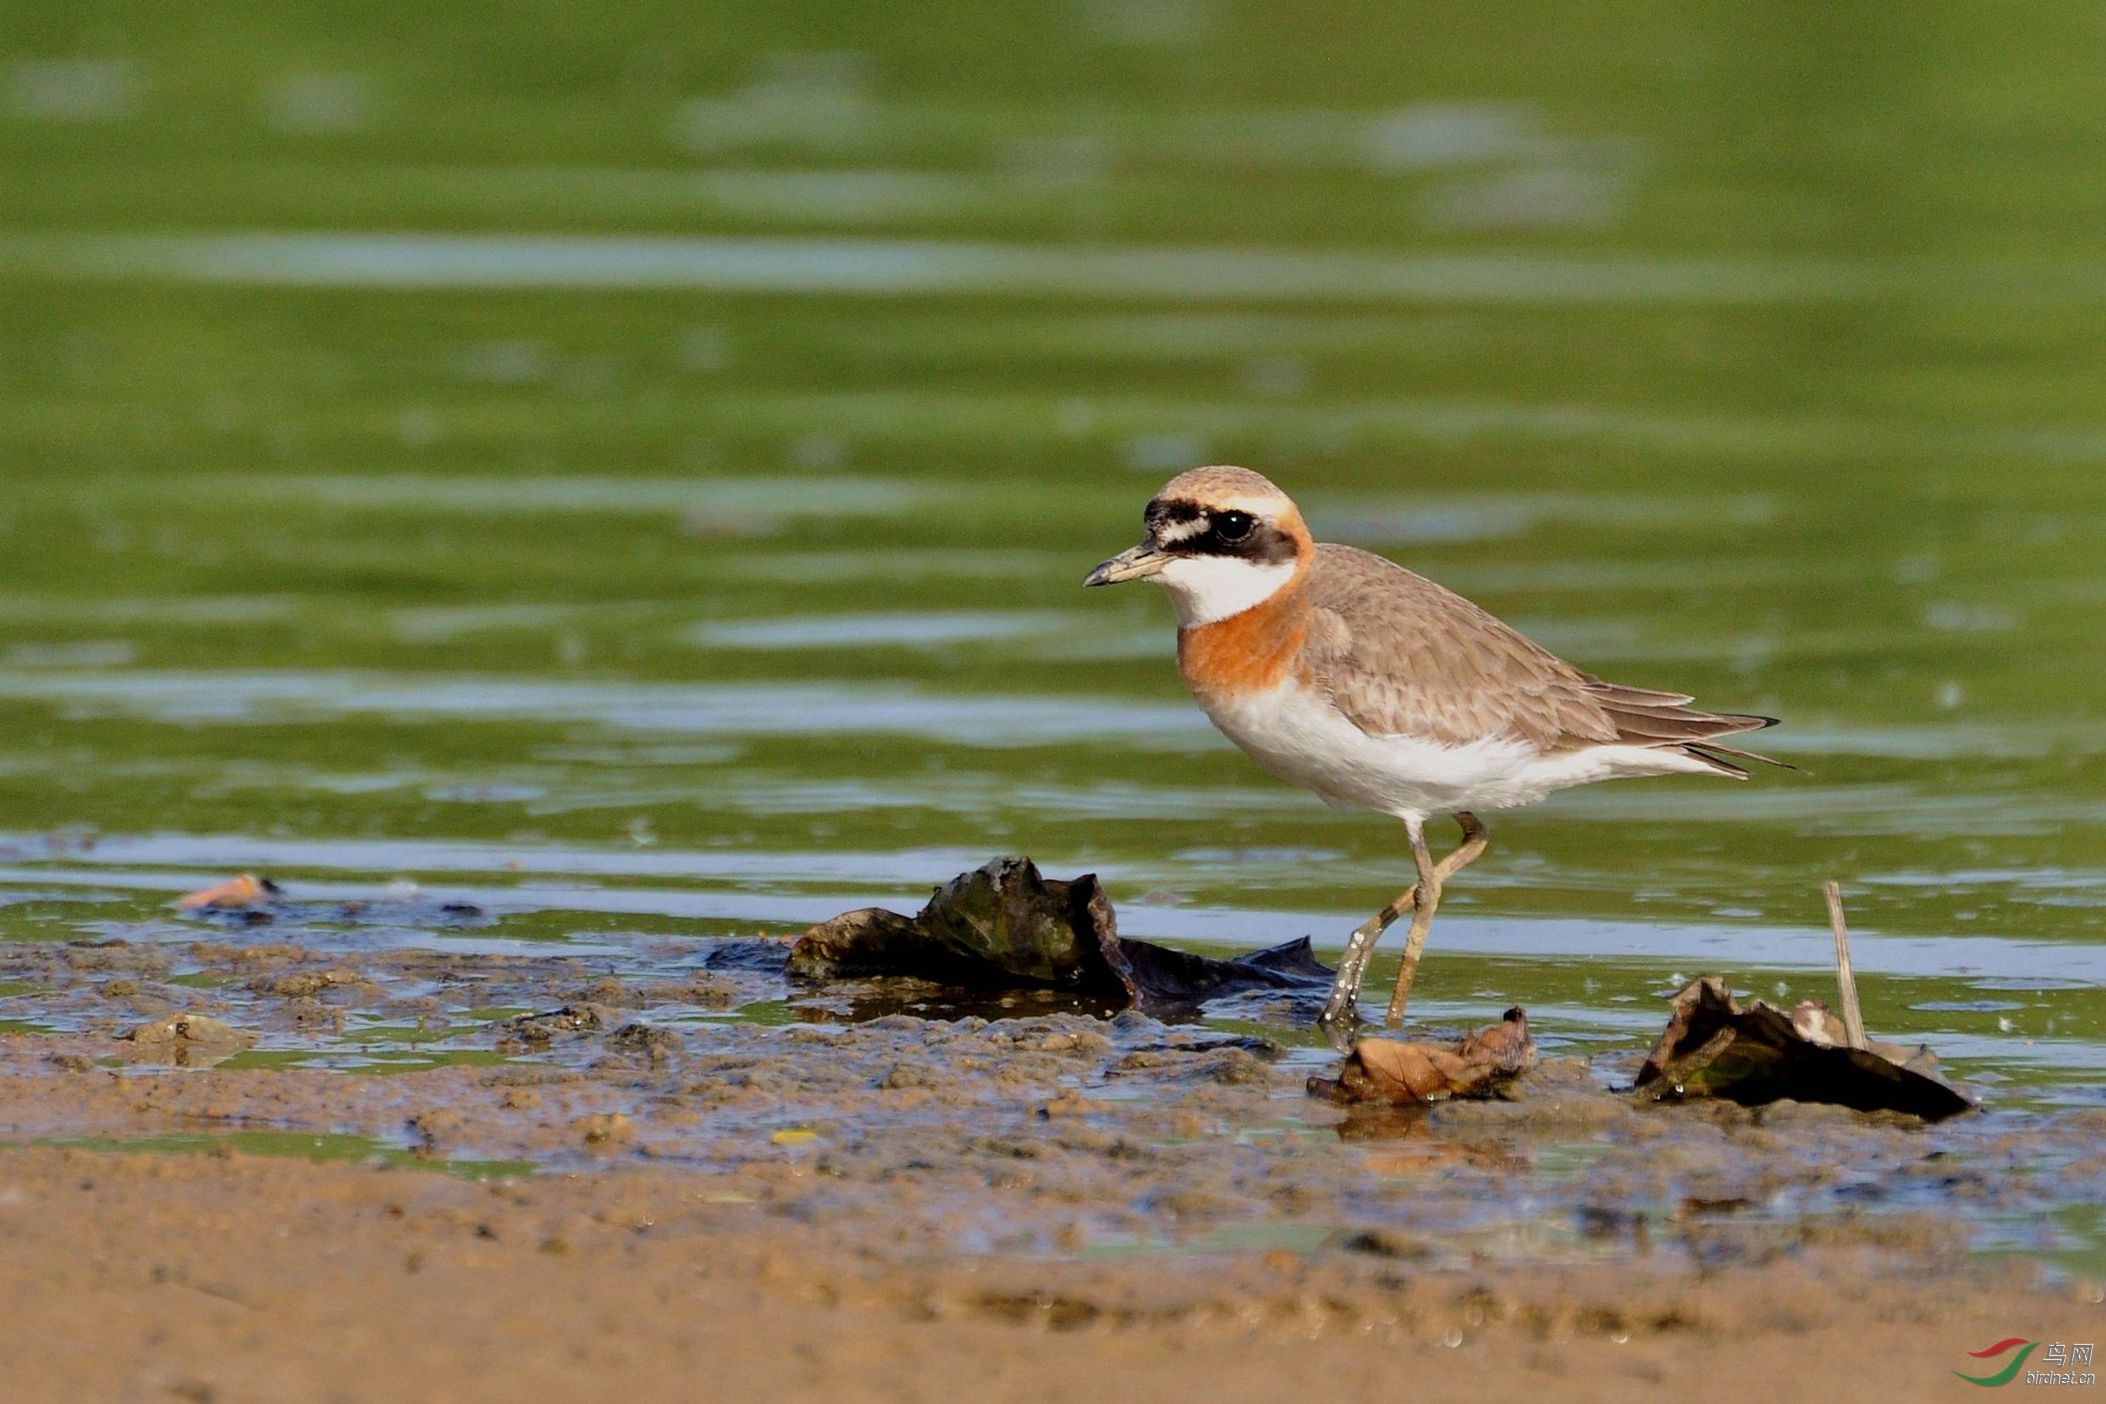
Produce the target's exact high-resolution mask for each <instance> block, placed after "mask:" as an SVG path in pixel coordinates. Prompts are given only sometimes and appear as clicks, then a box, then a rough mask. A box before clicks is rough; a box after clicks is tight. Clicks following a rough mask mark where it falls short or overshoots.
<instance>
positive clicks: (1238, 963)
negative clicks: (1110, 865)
mask: <svg viewBox="0 0 2106 1404" xmlns="http://www.w3.org/2000/svg"><path fill="white" fill-rule="evenodd" d="M788 970H789V974H790V976H791V978H793V979H799V980H808V981H819V980H835V979H844V978H854V977H863V976H883V975H905V976H912V977H915V978H918V979H923V980H931V981H935V982H937V983H939V984H945V985H956V986H962V987H964V988H967V989H978V990H985V989H1003V988H1017V987H1026V988H1037V989H1053V990H1064V991H1067V992H1070V993H1072V994H1075V995H1078V996H1084V997H1088V998H1093V999H1097V1000H1102V1001H1104V1002H1106V1003H1107V1004H1110V1005H1113V1006H1116V1007H1118V1008H1141V1009H1167V1008H1173V1007H1180V1006H1188V1005H1191V1004H1195V1003H1197V1002H1198V1001H1200V1000H1204V999H1211V998H1213V997H1215V996H1216V995H1222V994H1228V993H1233V992H1235V991H1239V990H1248V989H1259V988H1266V989H1299V988H1311V989H1315V988H1323V987H1326V986H1328V985H1329V983H1330V980H1331V971H1330V970H1329V969H1327V968H1326V967H1324V966H1323V965H1321V964H1319V963H1318V962H1317V960H1316V957H1315V956H1314V954H1312V953H1311V951H1310V949H1309V943H1308V941H1307V940H1306V939H1304V940H1300V941H1294V942H1290V943H1288V944H1287V945H1284V946H1278V947H1275V948H1273V949H1271V950H1267V951H1260V952H1258V953H1256V954H1255V955H1249V956H1244V957H1242V958H1240V959H1237V960H1213V959H1210V958H1208V957H1205V956H1197V955H1191V954H1188V953H1186V952H1183V951H1173V950H1170V949H1169V948H1167V947H1164V946H1156V945H1151V944H1150V943H1148V942H1146V941H1129V940H1126V939H1124V938H1122V937H1121V936H1120V935H1119V933H1118V925H1117V922H1116V920H1115V918H1114V916H1113V913H1112V905H1111V900H1110V899H1109V898H1107V897H1106V896H1105V895H1104V889H1103V887H1101V886H1100V885H1099V884H1098V882H1097V878H1096V875H1095V874H1086V875H1084V876H1082V877H1079V878H1076V879H1074V880H1073V881H1071V882H1063V881H1061V880H1060V879H1058V878H1048V877H1045V876H1044V875H1042V874H1041V873H1040V872H1039V870H1038V867H1037V865H1036V864H1034V863H1032V861H1031V860H1030V859H1028V858H997V859H995V860H993V861H992V862H990V863H987V864H986V865H984V866H982V867H979V868H976V869H974V870H973V871H972V872H969V873H960V874H959V875H958V876H957V877H955V878H953V879H951V880H950V882H948V883H946V884H945V885H944V886H942V887H940V888H938V889H937V890H936V893H935V895H934V896H933V897H931V898H930V899H929V903H928V905H927V906H925V907H923V908H922V909H921V910H920V911H919V912H917V913H916V914H915V915H914V916H912V917H904V916H901V915H900V914H899V913H897V912H890V911H886V910H884V909H883V908H880V907H865V908H863V909H862V910H860V911H853V912H843V913H842V914H841V915H840V916H837V917H835V918H834V919H833V920H831V921H826V922H821V923H820V924H819V925H817V926H815V927H813V928H811V930H809V931H807V932H805V933H804V935H803V936H801V937H800V938H798V941H797V944H796V945H795V946H793V947H792V948H791V950H790V960H789V967H788Z"/></svg>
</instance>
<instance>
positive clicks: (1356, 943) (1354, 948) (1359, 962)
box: [1317, 814, 1487, 1048]
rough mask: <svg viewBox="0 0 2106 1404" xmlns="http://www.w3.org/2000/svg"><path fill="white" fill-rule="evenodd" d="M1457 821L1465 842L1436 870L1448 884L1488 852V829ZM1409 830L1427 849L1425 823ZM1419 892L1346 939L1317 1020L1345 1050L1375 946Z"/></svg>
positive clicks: (1414, 889) (1465, 817) (1471, 818)
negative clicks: (1486, 846) (1450, 879)
mask: <svg viewBox="0 0 2106 1404" xmlns="http://www.w3.org/2000/svg"><path fill="white" fill-rule="evenodd" d="M1455 822H1456V823H1457V824H1459V825H1461V826H1462V831H1463V839H1462V842H1461V843H1460V844H1458V845H1456V848H1455V851H1454V852H1453V853H1450V854H1449V855H1448V856H1447V857H1445V858H1443V859H1442V860H1441V861H1440V864H1439V866H1438V867H1436V868H1435V869H1434V872H1435V875H1436V880H1437V881H1441V882H1445V881H1446V880H1447V879H1448V878H1449V877H1451V876H1452V875H1454V874H1455V873H1457V872H1460V871H1461V870H1462V869H1464V868H1466V867H1468V866H1469V865H1470V864H1471V863H1473V862H1475V861H1476V860H1477V858H1478V857H1479V856H1480V855H1481V854H1483V852H1484V850H1485V844H1486V842H1487V838H1486V835H1485V827H1484V825H1483V824H1481V823H1479V822H1478V820H1477V817H1476V816H1475V815H1472V814H1457V815H1456V816H1455ZM1405 827H1406V832H1407V833H1410V834H1411V835H1412V836H1413V848H1414V849H1415V850H1417V849H1423V848H1424V847H1425V832H1424V824H1423V822H1421V823H1418V824H1410V823H1407V824H1406V826H1405ZM1414 862H1416V857H1415V856H1414ZM1418 891H1419V889H1418V884H1416V883H1414V884H1413V885H1412V886H1410V887H1408V888H1406V889H1405V890H1404V892H1403V894H1402V895H1400V896H1399V897H1398V898H1397V900H1396V901H1394V902H1392V903H1390V904H1389V905H1388V906H1386V907H1384V908H1383V909H1382V910H1381V911H1379V912H1377V913H1375V914H1374V915H1373V916H1371V917H1369V918H1368V919H1367V920H1366V921H1364V922H1362V923H1361V924H1360V927H1359V928H1358V929H1357V930H1355V931H1354V932H1353V934H1352V935H1351V936H1350V937H1348V938H1347V939H1346V948H1345V954H1344V955H1343V956H1341V957H1340V958H1339V961H1338V978H1337V980H1336V981H1335V982H1334V983H1333V984H1332V986H1331V998H1330V999H1329V1000H1328V1001H1327V1002H1326V1003H1325V1005H1324V1012H1323V1014H1322V1015H1321V1016H1320V1017H1319V1018H1318V1020H1317V1023H1318V1024H1319V1025H1321V1026H1322V1027H1324V1028H1326V1029H1328V1030H1329V1031H1330V1034H1331V1040H1332V1042H1333V1043H1336V1044H1338V1045H1339V1046H1340V1047H1341V1048H1343V1047H1344V1046H1345V1044H1346V1043H1347V1042H1348V1041H1350V1039H1351V1037H1352V1031H1353V1029H1355V1028H1356V1027H1358V1025H1359V1023H1360V1009H1359V995H1360V982H1361V980H1362V978H1363V977H1364V976H1365V974H1366V972H1367V962H1368V959H1369V957H1370V956H1372V955H1373V954H1374V951H1375V943H1376V942H1377V941H1380V940H1381V939H1382V933H1383V932H1385V931H1387V930H1389V928H1390V926H1391V925H1392V924H1393V923H1394V922H1395V921H1396V920H1397V918H1398V917H1400V916H1402V915H1404V913H1406V912H1408V911H1413V910H1414V909H1415V908H1416V906H1417V902H1418ZM1429 920H1430V918H1429ZM1424 942H1425V938H1424V937H1423V936H1422V937H1421V938H1420V944H1421V945H1422V946H1423V945H1424Z"/></svg>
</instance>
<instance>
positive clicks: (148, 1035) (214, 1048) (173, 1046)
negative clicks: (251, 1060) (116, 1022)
mask: <svg viewBox="0 0 2106 1404" xmlns="http://www.w3.org/2000/svg"><path fill="white" fill-rule="evenodd" d="M122 1037H123V1039H124V1041H125V1042H127V1043H129V1044H130V1045H131V1046H132V1052H133V1055H134V1056H135V1057H137V1058H139V1059H140V1060H142V1061H145V1062H156V1063H172V1064H174V1065H176V1066H177V1067H209V1066H211V1065H212V1064H214V1063H218V1062H222V1061H224V1060H226V1059H228V1058H231V1057H233V1056H234V1055H235V1054H236V1053H240V1052H244V1051H246V1050H247V1049H250V1048H253V1047H255V1046H256V1036H255V1035H254V1034H251V1033H244V1032H242V1031H241V1030H240V1029H237V1028H235V1027H234V1026H233V1025H231V1024H228V1023H226V1022H225V1021H224V1020H220V1019H215V1018H213V1017H212V1016H211V1015H210V1014H171V1015H169V1016H168V1017H167V1018H165V1019H154V1020H150V1021H149V1022H147V1023H144V1024H141V1025H139V1026H138V1027H137V1028H135V1029H133V1030H131V1031H130V1032H129V1033H126V1034H124V1035H122Z"/></svg>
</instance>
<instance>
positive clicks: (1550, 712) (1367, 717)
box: [1304, 545, 1772, 759]
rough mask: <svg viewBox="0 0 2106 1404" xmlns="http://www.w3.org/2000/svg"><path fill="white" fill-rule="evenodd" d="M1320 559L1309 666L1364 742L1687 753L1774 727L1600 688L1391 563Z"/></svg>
mask: <svg viewBox="0 0 2106 1404" xmlns="http://www.w3.org/2000/svg"><path fill="white" fill-rule="evenodd" d="M1316 552H1317V554H1316V560H1315V562H1314V564H1313V565H1312V566H1311V568H1310V572H1309V576H1308V583H1307V586H1306V589H1307V591H1308V600H1309V606H1310V614H1311V625H1310V629H1309V634H1308V639H1307V643H1306V645H1305V649H1304V658H1305V660H1306V662H1307V664H1308V669H1309V673H1310V676H1311V680H1312V681H1313V682H1314V683H1315V684H1316V685H1318V686H1319V687H1321V688H1322V689H1323V690H1324V691H1325V692H1326V694H1327V695H1328V696H1329V697H1330V698H1331V701H1332V703H1333V705H1335V706H1336V707H1337V708H1338V709H1339V710H1340V711H1341V712H1343V713H1344V714H1345V715H1346V716H1347V717H1348V718H1349V719H1350V720H1351V721H1352V723H1353V724H1354V725H1355V726H1357V727H1359V728H1360V729H1361V730H1362V731H1364V732H1367V733H1368V734H1369V735H1371V736H1397V735H1411V736H1416V737H1423V738H1426V739H1430V740H1435V741H1439V742H1441V743H1443V744H1446V745H1451V746H1462V745H1467V744H1469V743H1470V742H1472V741H1476V740H1480V739H1482V738H1484V737H1487V736H1501V735H1503V736H1508V737H1511V738H1513V739H1515V740H1519V741H1523V742H1526V743H1527V744H1528V745H1530V746H1532V747H1534V748H1535V749H1536V750H1537V751H1539V752H1542V753H1545V754H1551V753H1556V752H1560V751H1573V750H1583V749H1585V748H1587V747H1590V746H1602V745H1632V746H1651V747H1661V748H1674V749H1687V748H1689V747H1690V746H1692V745H1693V744H1701V743H1703V742H1705V741H1708V740H1710V739H1712V738H1714V737H1719V736H1730V735H1733V734H1734V733H1736V732H1741V731H1752V730H1755V729H1756V728H1758V727H1763V726H1768V725H1770V724H1771V722H1772V719H1771V718H1768V717H1754V716H1741V715H1737V714H1731V713H1713V712H1705V711H1700V710H1698V709H1696V708H1694V707H1691V706H1690V705H1688V704H1689V703H1690V702H1691V701H1692V700H1693V699H1692V698H1690V697H1689V696H1688V695H1687V694H1685V693H1679V692H1658V691H1654V690H1653V689H1650V688H1640V687H1625V686H1622V685H1620V684H1616V683H1607V682H1603V681H1602V680H1601V679H1600V678H1597V677H1595V676H1594V675H1593V674H1591V673H1584V672H1581V671H1580V670H1579V669H1578V668H1575V667H1573V666H1572V665H1571V664H1569V663H1567V662H1565V661H1564V660H1563V659H1561V658H1559V657H1558V656H1557V655H1556V654H1553V653H1551V652H1550V651H1549V650H1548V649H1545V648H1542V647H1540V646H1538V645H1537V644H1535V643H1533V642H1532V641H1530V640H1529V639H1527V638H1526V637H1524V636H1523V635H1522V634H1521V633H1520V632H1519V631H1517V630H1515V629H1513V628H1512V627H1510V626H1509V625H1507V624H1505V623H1503V622H1501V621H1500V620H1499V619H1497V618H1495V617H1494V616H1492V615H1491V614H1489V613H1487V612H1486V611H1484V610H1483V609H1480V608H1478V606H1476V605H1474V604H1472V603H1471V602H1470V601H1468V600H1466V599H1464V598H1463V597H1462V596H1461V595H1458V594H1456V593H1455V592H1454V591H1453V590H1450V589H1447V588H1446V587H1445V586H1441V585H1437V584H1435V583H1434V582H1433V581H1431V580H1428V579H1426V578H1425V577H1423V576H1420V575H1415V574H1413V573H1412V572H1410V571H1408V570H1406V569H1404V568H1403V567H1402V566H1400V565H1397V564H1395V563H1394V562H1392V561H1388V560H1385V559H1383V558H1382V557H1380V556H1377V555H1374V554H1372V553H1370V552H1367V551H1361V550H1358V549H1356V548H1354V547H1351V546H1330V545H1325V546H1319V547H1317V548H1316ZM1736 754H1737V753H1736ZM1705 759H1710V758H1708V757H1706V758H1705Z"/></svg>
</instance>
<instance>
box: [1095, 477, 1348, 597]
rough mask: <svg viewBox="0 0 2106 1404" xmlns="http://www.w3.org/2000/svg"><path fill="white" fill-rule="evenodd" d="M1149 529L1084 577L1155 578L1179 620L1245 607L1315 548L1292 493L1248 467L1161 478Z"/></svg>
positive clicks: (1100, 580)
mask: <svg viewBox="0 0 2106 1404" xmlns="http://www.w3.org/2000/svg"><path fill="white" fill-rule="evenodd" d="M1142 520H1143V521H1144V522H1145V523H1146V525H1147V528H1148V534H1147V535H1146V536H1144V537H1142V538H1141V544H1140V545H1138V546H1136V547H1134V548H1133V549H1132V550H1130V551H1122V552H1120V553H1119V554H1118V555H1116V556H1113V557H1112V558H1111V559H1110V560H1108V561H1106V562H1104V564H1102V565H1100V566H1098V567H1097V568H1096V569H1095V570H1093V571H1091V572H1090V573H1089V576H1088V578H1087V579H1085V580H1084V581H1083V582H1082V583H1083V584H1085V585H1116V584H1118V583H1119V582H1120V581H1122V580H1145V579H1153V580H1155V581H1156V582H1157V583H1158V584H1160V585H1161V586H1162V587H1163V588H1164V589H1165V590H1167V591H1168V592H1169V594H1170V602H1171V604H1172V605H1173V606H1175V607H1176V609H1177V620H1178V623H1179V625H1180V626H1182V627H1184V628H1187V629H1191V628H1196V627H1198V626H1199V625H1201V624H1211V623H1213V622H1214V621H1215V620H1217V619H1226V618H1228V617H1229V616H1230V615H1233V614H1241V613H1242V612H1243V611H1244V610H1246V609H1249V608H1250V607H1251V606H1253V605H1256V604H1260V603H1262V602H1263V601H1265V600H1266V599H1268V598H1270V597H1271V596H1272V595H1273V594H1274V593H1275V592H1276V591H1278V590H1279V589H1280V588H1281V587H1282V586H1284V585H1285V584H1287V582H1288V581H1290V580H1292V579H1293V578H1294V575H1295V573H1296V571H1298V570H1299V569H1300V568H1301V566H1302V564H1303V563H1304V562H1305V561H1306V560H1307V559H1308V558H1309V556H1310V553H1311V552H1313V551H1314V550H1315V545H1314V543H1313V542H1311V540H1310V539H1309V528H1308V527H1306V526H1304V525H1303V524H1302V514H1301V512H1300V511H1298V510H1297V509H1296V508H1295V505H1294V503H1293V501H1292V500H1291V499H1290V498H1289V497H1288V496H1287V494H1286V493H1284V492H1281V491H1280V490H1279V489H1278V488H1276V487H1274V486H1273V485H1272V483H1271V482H1270V481H1269V480H1267V479H1266V478H1265V477H1264V475H1262V474H1259V473H1253V472H1251V471H1250V470H1249V469H1248V468H1194V469H1193V470H1192V471H1191V472H1189V473H1180V474H1178V475H1177V476H1176V477H1174V478H1172V479H1171V480H1170V481H1169V482H1167V483H1165V484H1164V485H1163V489H1162V491H1161V492H1158V493H1157V494H1156V495H1155V497H1154V499H1153V500H1152V501H1150V502H1149V504H1148V511H1147V513H1146V515H1145V516H1144V517H1143V519H1142Z"/></svg>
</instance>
